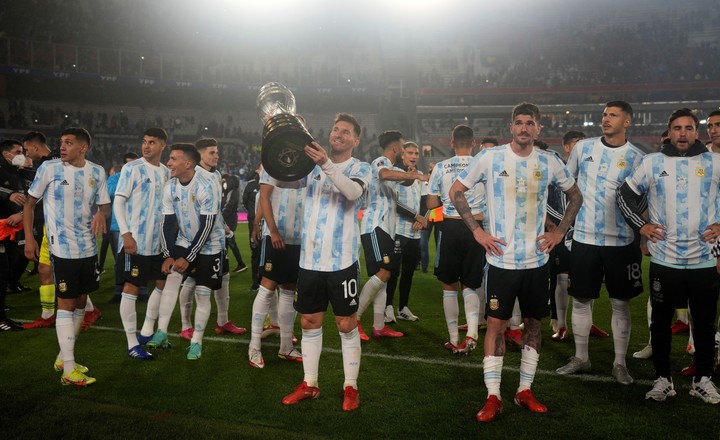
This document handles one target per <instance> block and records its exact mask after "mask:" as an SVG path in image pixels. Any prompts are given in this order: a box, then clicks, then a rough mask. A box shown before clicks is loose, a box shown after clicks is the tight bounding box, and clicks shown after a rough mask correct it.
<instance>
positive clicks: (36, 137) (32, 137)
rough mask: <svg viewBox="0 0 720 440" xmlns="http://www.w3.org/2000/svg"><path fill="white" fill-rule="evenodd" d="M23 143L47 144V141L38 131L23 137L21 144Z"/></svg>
mask: <svg viewBox="0 0 720 440" xmlns="http://www.w3.org/2000/svg"><path fill="white" fill-rule="evenodd" d="M25 142H40V143H41V144H47V139H46V138H45V135H44V134H42V133H40V132H39V131H31V132H29V133H28V134H26V135H25V136H23V143H25Z"/></svg>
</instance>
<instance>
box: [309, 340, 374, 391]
mask: <svg viewBox="0 0 720 440" xmlns="http://www.w3.org/2000/svg"><path fill="white" fill-rule="evenodd" d="M303 339H304V338H303ZM340 346H341V347H342V359H343V371H344V372H345V383H344V384H343V389H344V388H345V387H348V386H350V387H353V388H355V389H357V378H358V374H359V373H360V354H361V353H362V348H361V347H360V332H358V329H357V327H355V328H354V329H352V330H351V331H350V332H348V333H343V332H340ZM303 352H304V348H303Z"/></svg>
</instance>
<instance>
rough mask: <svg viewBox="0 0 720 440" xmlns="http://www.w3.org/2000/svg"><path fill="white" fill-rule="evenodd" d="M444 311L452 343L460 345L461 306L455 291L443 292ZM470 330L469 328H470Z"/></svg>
mask: <svg viewBox="0 0 720 440" xmlns="http://www.w3.org/2000/svg"><path fill="white" fill-rule="evenodd" d="M443 311H444V312H445V322H446V323H447V328H448V333H449V334H450V343H451V344H452V345H458V341H459V339H460V337H459V335H458V316H460V305H459V304H458V299H457V292H456V291H454V290H443ZM468 328H469V327H468Z"/></svg>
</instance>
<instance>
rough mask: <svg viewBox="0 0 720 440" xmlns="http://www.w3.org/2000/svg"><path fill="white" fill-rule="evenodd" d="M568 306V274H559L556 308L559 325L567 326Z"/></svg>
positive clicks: (556, 287) (556, 288)
mask: <svg viewBox="0 0 720 440" xmlns="http://www.w3.org/2000/svg"><path fill="white" fill-rule="evenodd" d="M567 308H568V274H566V273H559V274H557V285H556V286H555V310H556V311H557V327H558V328H563V327H565V328H567Z"/></svg>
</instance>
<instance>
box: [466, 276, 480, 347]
mask: <svg viewBox="0 0 720 440" xmlns="http://www.w3.org/2000/svg"><path fill="white" fill-rule="evenodd" d="M462 294H463V300H464V302H465V319H466V320H467V325H468V331H467V335H468V336H470V337H471V338H474V339H475V340H477V338H478V320H479V319H480V297H478V295H477V292H476V291H475V289H470V288H467V287H466V288H464V289H463V292H462Z"/></svg>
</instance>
